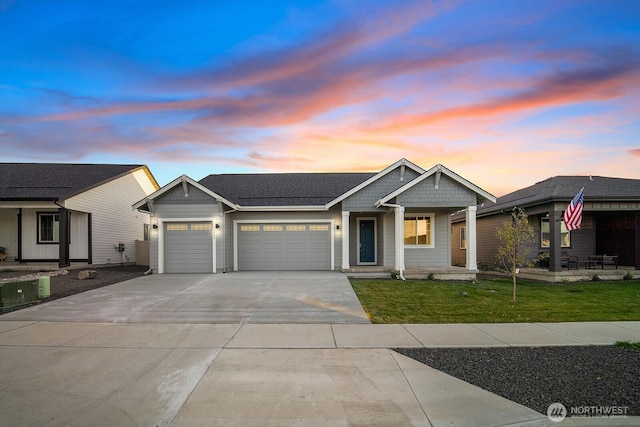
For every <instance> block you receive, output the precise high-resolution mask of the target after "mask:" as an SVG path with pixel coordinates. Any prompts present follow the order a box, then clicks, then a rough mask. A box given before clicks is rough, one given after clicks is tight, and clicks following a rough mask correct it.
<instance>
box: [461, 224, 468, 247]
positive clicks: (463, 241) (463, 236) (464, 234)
mask: <svg viewBox="0 0 640 427" xmlns="http://www.w3.org/2000/svg"><path fill="white" fill-rule="evenodd" d="M460 249H467V227H460Z"/></svg>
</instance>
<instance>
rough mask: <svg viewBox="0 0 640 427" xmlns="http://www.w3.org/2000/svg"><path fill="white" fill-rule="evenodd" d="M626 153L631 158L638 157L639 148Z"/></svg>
mask: <svg viewBox="0 0 640 427" xmlns="http://www.w3.org/2000/svg"><path fill="white" fill-rule="evenodd" d="M628 153H629V154H631V155H632V156H638V157H640V148H634V149H633V150H629V151H628Z"/></svg>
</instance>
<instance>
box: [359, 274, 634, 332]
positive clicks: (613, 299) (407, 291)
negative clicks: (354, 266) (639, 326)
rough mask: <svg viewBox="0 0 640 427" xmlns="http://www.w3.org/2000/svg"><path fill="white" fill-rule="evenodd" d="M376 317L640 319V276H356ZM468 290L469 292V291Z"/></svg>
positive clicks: (433, 319)
mask: <svg viewBox="0 0 640 427" xmlns="http://www.w3.org/2000/svg"><path fill="white" fill-rule="evenodd" d="M351 285H352V286H353V289H354V290H355V292H356V294H357V295H358V298H359V299H360V302H361V303H362V306H363V307H364V309H365V311H366V312H367V314H368V315H369V318H370V319H371V321H372V322H373V323H508V322H585V321H614V320H640V281H638V280H631V281H628V280H627V281H619V282H617V281H616V282H609V281H603V282H579V283H570V284H548V283H539V282H530V281H526V280H520V281H518V294H517V297H518V300H517V303H516V304H515V305H513V304H512V303H511V290H512V284H511V281H510V280H509V279H506V280H505V279H497V280H480V281H478V283H476V284H474V283H471V282H442V281H427V280H408V281H406V282H403V281H400V280H390V279H389V280H384V279H378V280H366V279H352V280H351ZM463 293H466V295H467V296H464V295H463Z"/></svg>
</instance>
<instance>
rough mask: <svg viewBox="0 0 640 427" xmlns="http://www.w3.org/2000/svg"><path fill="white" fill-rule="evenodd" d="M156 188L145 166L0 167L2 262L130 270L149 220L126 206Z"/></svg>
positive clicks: (55, 164) (50, 164)
mask: <svg viewBox="0 0 640 427" xmlns="http://www.w3.org/2000/svg"><path fill="white" fill-rule="evenodd" d="M158 188H159V185H158V183H157V182H156V180H155V178H154V177H153V175H152V174H151V172H150V171H149V169H148V168H147V167H146V166H144V165H113V164H111V165H109V164H59V163H0V247H2V248H4V251H3V252H4V256H3V258H4V262H15V263H33V262H57V263H58V265H59V266H60V267H65V266H68V265H69V264H70V263H71V262H79V263H88V264H107V263H120V262H123V261H124V262H135V261H136V251H135V241H136V240H143V239H144V237H145V224H146V226H147V227H148V226H149V216H148V215H147V214H145V213H144V212H139V211H135V210H132V209H131V205H132V204H133V203H135V202H136V201H137V200H140V199H141V198H143V197H146V196H147V195H149V194H151V193H153V192H154V191H156V190H158ZM120 244H122V246H120ZM145 255H146V254H145Z"/></svg>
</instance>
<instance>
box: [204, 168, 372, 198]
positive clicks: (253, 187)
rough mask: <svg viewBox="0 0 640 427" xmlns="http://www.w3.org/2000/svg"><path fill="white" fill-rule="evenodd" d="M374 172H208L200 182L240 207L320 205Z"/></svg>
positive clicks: (361, 181)
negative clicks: (210, 173) (219, 173)
mask: <svg viewBox="0 0 640 427" xmlns="http://www.w3.org/2000/svg"><path fill="white" fill-rule="evenodd" d="M374 175H376V174H375V173H279V174H277V173H276V174H222V175H209V176H206V177H204V178H203V179H201V180H200V181H199V183H200V184H202V185H203V186H205V187H206V188H208V189H209V190H211V191H214V192H216V193H217V194H219V195H221V196H223V197H224V198H226V199H227V200H229V201H232V202H234V203H237V204H239V205H241V206H319V205H324V204H326V203H328V202H330V201H331V200H333V199H335V198H336V197H339V196H341V195H342V194H344V193H346V192H347V191H349V190H351V189H352V188H354V187H356V186H358V185H359V184H361V183H363V182H364V181H366V180H367V179H369V178H371V177H372V176H374Z"/></svg>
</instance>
